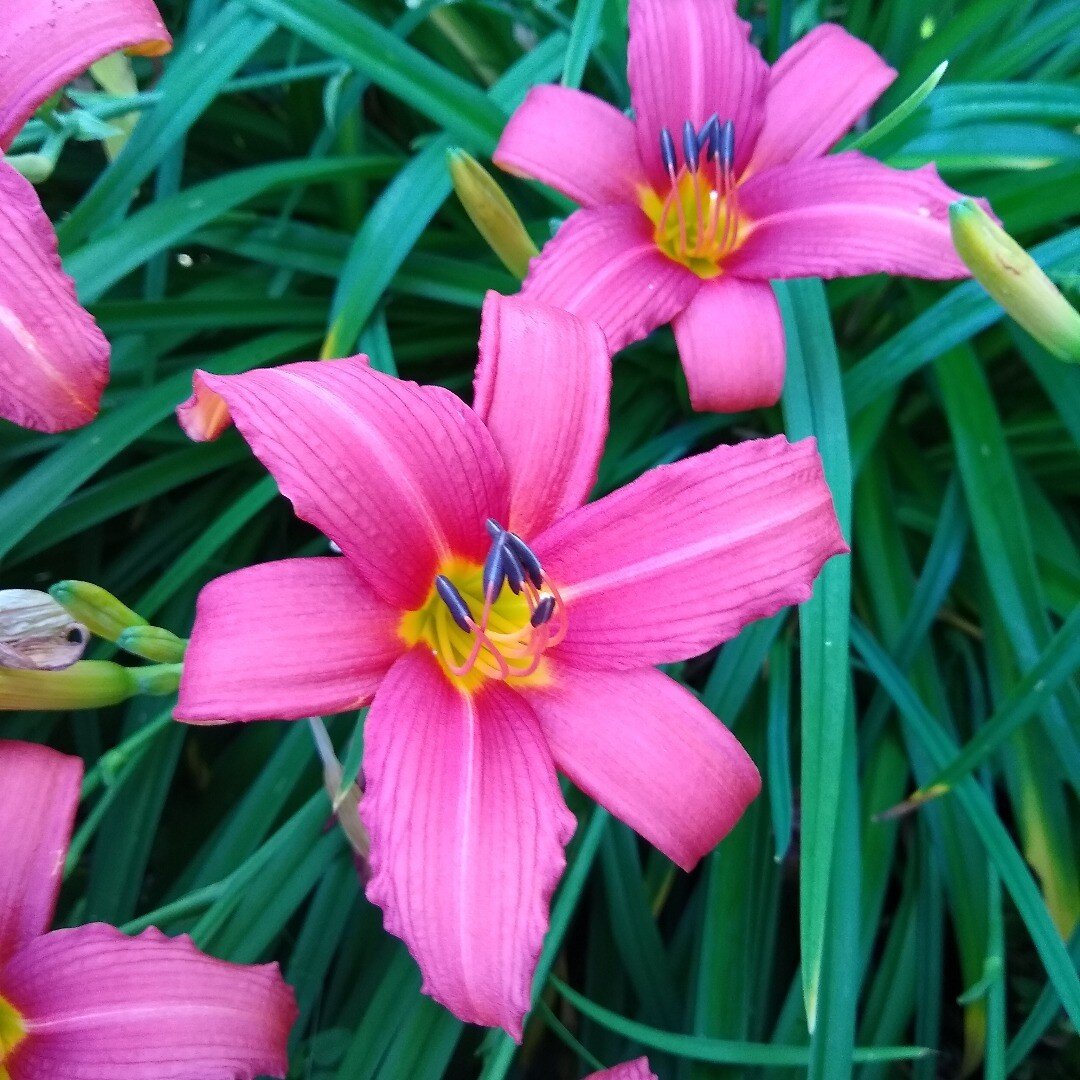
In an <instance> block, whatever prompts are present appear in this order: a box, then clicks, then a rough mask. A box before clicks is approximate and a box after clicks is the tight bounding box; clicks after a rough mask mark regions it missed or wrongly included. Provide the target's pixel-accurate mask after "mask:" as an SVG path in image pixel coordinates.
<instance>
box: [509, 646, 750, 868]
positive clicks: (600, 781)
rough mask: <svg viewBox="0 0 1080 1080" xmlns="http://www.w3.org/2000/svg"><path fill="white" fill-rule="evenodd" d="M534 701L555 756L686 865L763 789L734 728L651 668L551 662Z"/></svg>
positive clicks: (629, 822)
mask: <svg viewBox="0 0 1080 1080" xmlns="http://www.w3.org/2000/svg"><path fill="white" fill-rule="evenodd" d="M552 668H553V671H552V682H551V684H550V686H547V687H540V688H538V689H535V690H533V689H531V688H530V690H529V693H528V698H529V703H530V704H531V705H532V707H533V708H534V709H535V710H536V715H537V716H539V717H540V723H541V725H542V727H543V729H544V734H545V735H546V736H547V740H548V743H549V744H550V746H551V752H552V753H553V754H554V755H555V763H556V765H558V767H559V769H560V770H561V771H562V772H564V773H566V775H567V776H569V777H570V779H571V780H573V781H574V783H575V784H577V786H578V787H579V788H581V789H582V791H584V792H586V794H588V795H590V796H592V798H594V799H595V800H596V801H597V802H598V803H600V804H601V805H603V806H605V807H606V808H607V809H608V810H610V811H611V812H612V813H613V814H614V815H615V816H616V817H617V818H619V819H621V820H622V821H625V822H626V824H627V825H629V826H631V828H633V829H635V830H637V832H639V833H641V835H642V836H644V837H645V839H646V840H648V841H649V843H651V844H653V845H654V846H656V847H658V848H659V849H660V850H661V851H662V852H663V853H664V854H665V855H667V857H668V858H669V859H671V860H672V861H673V862H675V863H677V864H678V865H679V866H681V867H682V868H683V869H684V870H692V869H693V867H694V865H695V864H696V863H697V861H698V859H700V858H701V857H702V856H703V855H705V854H707V853H708V852H710V851H712V849H713V848H714V847H716V845H717V844H718V843H719V842H720V841H721V840H722V839H723V838H724V837H725V836H726V835H727V834H728V833H729V832H730V831H731V829H732V828H733V827H734V825H735V823H736V822H737V821H738V820H739V818H740V817H741V816H742V814H743V811H744V810H745V809H746V808H747V806H749V805H750V803H751V802H752V801H753V800H754V798H755V797H756V796H757V793H758V791H759V790H760V789H761V778H760V777H759V776H758V771H757V769H756V768H755V766H754V763H753V762H752V761H751V760H750V758H749V756H748V755H747V753H746V751H745V750H744V749H743V748H742V747H741V746H740V745H739V742H738V740H737V739H736V738H735V736H734V735H732V734H731V732H730V731H728V729H727V728H726V727H724V725H723V724H722V723H720V721H719V720H717V719H716V717H715V716H713V714H712V713H711V712H709V710H708V709H706V708H705V706H704V705H702V704H701V702H699V701H698V700H697V698H695V697H694V695H693V694H691V693H690V692H689V691H688V690H686V689H684V688H683V687H681V686H680V685H679V684H678V683H677V682H675V681H674V680H673V679H669V678H668V677H667V676H666V675H663V674H661V673H660V672H659V671H656V670H655V669H653V668H645V669H642V670H638V671H586V670H583V669H580V668H576V667H572V666H571V665H569V664H565V663H563V664H560V663H557V662H553V663H552Z"/></svg>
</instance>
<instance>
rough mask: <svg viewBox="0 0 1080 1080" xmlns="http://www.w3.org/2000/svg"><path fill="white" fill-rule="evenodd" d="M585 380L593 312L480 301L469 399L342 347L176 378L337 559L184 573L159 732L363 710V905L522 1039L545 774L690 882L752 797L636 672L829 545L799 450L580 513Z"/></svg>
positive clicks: (479, 1009) (640, 489)
mask: <svg viewBox="0 0 1080 1080" xmlns="http://www.w3.org/2000/svg"><path fill="white" fill-rule="evenodd" d="M609 382H610V360H609V356H608V352H607V348H606V345H605V342H604V339H603V335H602V334H601V332H600V330H599V329H598V328H597V327H596V326H595V325H591V324H586V323H584V322H581V321H579V320H578V319H577V318H575V317H574V316H572V315H569V314H567V313H565V312H562V311H559V310H557V309H553V308H546V307H545V306H544V305H539V304H536V303H534V302H532V301H528V300H525V299H510V300H507V299H504V298H503V297H500V296H496V295H494V294H491V295H490V296H489V297H488V300H487V303H486V304H485V307H484V317H483V331H482V337H481V342H480V363H479V367H478V369H477V373H476V387H475V404H474V407H473V408H472V409H470V408H468V407H466V406H465V405H464V403H463V402H462V401H461V400H460V399H458V398H457V397H455V396H454V395H453V394H451V393H450V392H448V391H446V390H443V389H440V388H437V387H430V386H417V385H416V384H414V383H407V382H402V381H400V380H398V379H394V378H390V377H389V376H386V375H383V374H380V373H379V372H377V371H374V370H372V369H371V368H370V367H369V366H368V365H367V363H366V362H365V361H364V360H363V358H354V359H351V360H337V361H327V362H322V363H301V364H291V365H287V366H285V367H281V368H277V369H274V370H262V371H253V372H250V373H248V374H245V375H235V376H230V377H215V376H209V375H204V374H201V373H200V374H199V375H198V376H197V388H198V392H197V395H196V399H195V401H194V402H193V403H192V404H191V406H189V408H188V411H187V413H186V420H187V421H188V422H190V421H192V420H193V418H197V416H198V413H199V404H200V399H201V402H202V404H204V405H205V404H208V403H210V402H211V401H214V400H216V401H217V402H219V403H220V402H223V403H224V405H225V406H227V408H228V410H229V412H230V413H231V416H232V419H233V420H234V421H235V422H236V424H237V426H238V427H239V429H240V431H241V433H242V434H243V436H244V437H245V438H246V439H247V441H248V442H249V443H250V445H251V447H252V449H253V450H254V451H255V453H256V455H258V457H259V458H260V460H262V462H263V463H264V464H265V465H266V466H267V468H268V469H270V471H271V472H272V473H273V474H274V476H275V477H276V478H277V481H278V483H279V485H280V486H281V490H282V492H283V493H284V494H285V495H286V496H287V497H288V498H289V499H291V500H292V502H293V505H294V506H295V508H296V510H297V513H298V514H299V515H300V516H301V517H302V518H304V519H305V520H307V521H310V522H311V523H312V524H314V525H316V526H317V527H318V528H319V529H321V530H322V531H323V532H324V533H325V534H326V535H327V536H329V537H330V538H331V539H332V540H333V541H335V543H336V544H337V545H338V546H339V547H340V548H341V551H342V552H343V555H344V557H343V558H329V557H328V558H308V559H294V560H289V561H285V562H278V563H269V564H265V565H262V566H255V567H252V568H250V569H247V570H241V571H238V572H237V573H234V574H230V575H228V576H226V577H223V578H220V579H218V580H217V581H215V582H212V583H211V584H210V585H209V586H207V587H206V589H204V591H203V593H202V595H201V597H200V599H199V604H198V610H197V614H196V619H195V628H194V632H193V635H192V640H191V645H190V648H189V650H188V653H187V657H186V660H185V663H184V676H183V681H182V683H181V687H180V701H179V705H178V708H177V711H176V716H177V718H178V719H181V720H185V721H189V722H192V723H222V722H226V721H230V720H254V719H262V718H268V717H282V718H299V717H304V716H308V715H311V714H313V713H327V712H335V711H338V710H343V709H350V708H356V707H358V706H361V705H365V704H367V703H368V702H371V711H370V713H369V714H368V718H367V722H366V726H365V731H364V755H365V756H364V779H365V784H366V791H365V795H364V800H363V804H362V811H361V812H362V815H363V818H364V821H365V823H366V824H367V827H368V830H369V831H370V833H371V841H372V851H371V862H372V870H373V877H372V880H371V883H370V885H369V889H368V893H369V896H370V897H371V899H372V900H373V901H375V902H376V903H377V904H379V905H380V906H381V907H382V908H383V911H384V913H385V919H386V925H387V927H388V929H390V930H391V931H392V932H393V933H395V934H397V935H399V936H400V937H402V938H403V939H404V940H405V941H406V943H407V944H408V946H409V948H410V950H411V951H412V953H413V955H414V956H415V957H416V959H417V960H418V962H419V964H420V967H421V970H422V972H423V974H424V986H425V989H426V991H427V992H428V993H430V994H432V995H433V996H434V997H435V998H437V999H438V1000H439V1001H441V1002H443V1003H444V1004H445V1005H447V1006H448V1007H449V1008H450V1009H452V1010H453V1011H454V1012H455V1013H456V1014H457V1015H458V1016H460V1017H462V1018H463V1019H465V1020H469V1021H473V1022H476V1023H480V1024H489V1025H501V1026H502V1027H504V1028H506V1029H507V1030H508V1031H509V1032H511V1033H512V1034H513V1035H515V1036H517V1037H520V1034H521V1024H522V1018H523V1016H524V1014H525V1013H526V1011H527V1010H528V1008H529V988H530V982H531V978H532V974H533V970H534V968H535V965H536V958H537V955H538V953H539V950H540V946H541V941H542V938H543V934H544V931H545V928H546V926H547V908H548V900H549V897H550V895H551V892H552V890H553V888H554V887H555V883H556V881H557V880H558V878H559V875H560V873H561V872H562V869H563V865H564V862H563V850H562V849H563V845H564V844H565V843H566V842H567V840H568V839H569V837H570V835H571V833H572V831H573V827H574V819H573V817H572V816H571V815H570V813H569V811H568V810H567V808H566V806H565V804H564V802H563V799H562V795H561V793H560V790H559V784H558V781H557V779H556V771H555V770H556V767H558V768H559V769H561V770H562V771H563V772H564V773H566V775H567V776H569V777H570V778H571V779H572V780H573V781H574V782H575V783H576V784H578V786H579V787H581V788H583V789H584V790H585V791H586V792H588V793H589V794H590V795H592V796H593V797H594V798H595V799H596V800H597V801H598V802H600V803H602V804H603V805H604V806H606V807H607V808H608V809H609V810H611V811H612V813H614V814H615V815H617V816H618V817H620V818H622V820H624V821H626V822H627V823H628V824H630V825H631V826H633V827H634V828H635V829H637V830H638V832H640V833H641V834H642V835H643V836H644V837H646V838H647V839H648V840H650V841H651V842H652V843H653V844H655V845H656V846H657V847H658V848H660V849H661V850H662V851H664V852H665V853H666V854H667V855H668V856H670V857H671V858H672V859H673V860H674V861H675V862H676V863H678V864H679V865H680V866H682V867H684V868H686V869H689V868H691V867H692V866H693V865H694V864H695V863H696V862H697V861H698V859H700V858H701V856H702V855H703V854H705V853H706V852H707V851H709V850H710V849H711V848H712V847H713V846H714V845H715V844H716V843H717V842H718V841H719V840H720V839H721V837H723V836H724V835H725V834H726V833H727V831H728V830H729V829H730V828H731V827H732V826H733V825H734V824H735V822H736V821H737V820H738V818H739V816H740V815H741V814H742V812H743V810H744V809H745V807H746V806H747V804H748V803H749V802H750V800H751V799H753V798H754V796H755V795H756V794H757V792H758V789H759V785H760V781H759V777H758V773H757V770H756V769H755V768H754V765H753V762H751V760H750V759H749V757H747V755H746V753H745V752H744V751H743V749H742V748H741V747H740V746H739V744H738V742H736V740H735V739H734V738H733V736H732V735H731V734H730V733H729V732H728V730H727V728H725V727H724V726H723V724H721V723H720V722H719V721H718V720H717V719H716V718H715V717H714V716H713V715H712V714H711V713H710V712H709V711H708V710H707V709H706V708H705V707H704V706H703V705H701V704H700V702H699V701H698V700H697V698H696V697H694V695H693V694H692V693H690V692H689V691H688V690H686V689H684V688H683V687H681V686H680V685H679V684H678V683H676V682H675V681H673V680H672V679H670V678H668V677H667V676H666V675H664V674H662V673H661V672H659V671H657V670H656V668H655V666H654V665H656V664H664V663H672V662H675V661H679V660H683V659H686V658H687V657H691V656H695V655H697V654H699V653H702V652H704V651H705V650H707V649H710V648H712V647H713V646H714V645H716V644H717V643H718V642H720V641H723V640H724V639H725V638H729V637H731V636H733V635H734V634H736V633H738V631H739V630H740V628H741V627H742V626H743V625H745V624H746V623H747V622H749V621H750V620H752V619H757V618H761V617H764V616H766V615H769V614H771V613H773V612H775V611H777V610H778V609H779V608H781V607H783V606H785V605H787V604H792V603H797V602H799V601H802V600H804V599H806V597H807V596H808V595H809V593H810V583H811V582H812V580H813V579H814V577H815V575H816V574H817V573H818V571H819V569H820V568H821V565H822V564H823V563H824V562H825V560H826V559H828V558H829V557H830V556H831V555H834V554H836V553H837V552H841V551H844V550H846V547H845V544H844V540H843V537H842V536H841V534H840V530H839V526H838V524H837V521H836V517H835V514H834V512H833V506H832V499H831V497H830V495H829V490H828V488H827V486H826V484H825V481H824V478H823V476H822V470H821V462H820V459H819V457H818V453H817V449H816V447H815V445H814V443H813V441H812V440H806V441H804V442H801V443H797V444H795V445H792V444H790V443H788V442H787V441H786V440H785V439H783V438H780V437H778V438H774V439H769V440H764V441H757V442H747V443H743V444H741V445H738V446H722V447H719V448H717V449H715V450H712V451H710V452H709V453H705V454H701V455H700V456H698V457H694V458H690V459H688V460H686V461H682V462H679V463H678V464H674V465H666V466H663V467H661V468H658V469H654V470H653V471H651V472H649V473H646V474H645V475H644V476H643V477H641V478H640V479H639V480H637V481H635V482H634V483H632V484H629V485H628V486H627V487H625V488H622V489H621V490H619V491H617V492H615V493H614V494H611V495H608V496H606V497H605V498H603V499H600V500H599V501H598V502H595V503H592V504H590V505H583V503H584V502H585V499H586V498H587V496H588V493H589V491H590V489H591V488H592V486H593V484H594V482H595V479H596V469H597V464H598V462H599V459H600V453H601V449H602V447H603V443H604V437H605V434H606V432H607V421H608V394H609ZM215 395H216V398H215Z"/></svg>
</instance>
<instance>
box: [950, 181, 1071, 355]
mask: <svg viewBox="0 0 1080 1080" xmlns="http://www.w3.org/2000/svg"><path fill="white" fill-rule="evenodd" d="M949 224H950V225H951V227H952V238H953V244H955V246H956V250H957V252H958V253H959V255H960V258H961V259H963V260H964V262H965V263H966V265H967V267H968V269H969V270H970V271H971V273H972V275H973V276H974V277H975V279H976V281H978V282H979V284H980V285H982V287H983V288H984V289H985V290H986V291H987V292H988V293H989V294H990V295H991V296H992V297H993V298H994V299H995V300H996V301H997V302H998V303H999V304H1000V305H1001V306H1002V307H1003V308H1004V309H1005V310H1006V312H1008V314H1009V315H1011V316H1012V317H1013V318H1014V319H1015V320H1016V321H1017V322H1018V323H1019V324H1020V325H1021V326H1022V327H1023V328H1024V329H1025V330H1026V331H1027V332H1028V333H1029V334H1031V336H1032V337H1033V338H1035V340H1036V341H1038V342H1040V343H1041V344H1042V345H1044V346H1045V347H1046V348H1047V349H1049V351H1050V352H1052V353H1053V354H1054V355H1055V356H1056V357H1058V358H1059V359H1061V360H1071V361H1073V362H1074V363H1075V362H1080V313H1078V312H1077V311H1076V309H1075V308H1074V307H1073V306H1072V305H1071V304H1070V303H1069V302H1068V300H1066V299H1065V297H1064V296H1062V294H1061V292H1060V290H1059V289H1058V287H1057V286H1056V285H1055V284H1054V283H1053V282H1052V281H1051V280H1050V279H1049V278H1048V277H1047V276H1046V274H1045V273H1044V272H1043V271H1042V270H1041V269H1040V267H1039V265H1038V263H1036V262H1035V260H1034V259H1033V258H1032V257H1031V256H1030V255H1029V254H1028V253H1027V252H1026V251H1025V250H1024V249H1023V248H1022V247H1021V246H1020V245H1019V244H1018V243H1017V242H1016V241H1015V240H1014V239H1013V238H1012V237H1011V236H1010V235H1009V234H1008V233H1007V232H1006V231H1005V230H1004V229H1003V228H1001V226H1000V225H998V224H996V223H995V222H994V221H993V219H992V218H991V217H990V216H989V215H988V214H987V213H986V212H985V211H984V210H983V209H982V208H981V207H980V206H979V205H978V203H976V202H975V201H974V200H973V199H959V200H957V201H956V202H954V203H953V204H952V205H951V206H950V207H949Z"/></svg>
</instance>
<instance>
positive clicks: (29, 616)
mask: <svg viewBox="0 0 1080 1080" xmlns="http://www.w3.org/2000/svg"><path fill="white" fill-rule="evenodd" d="M89 641H90V631H89V630H88V629H87V628H86V627H85V626H83V625H82V624H80V623H77V622H76V621H75V620H74V619H73V618H72V617H71V616H70V615H69V614H68V612H67V611H65V610H64V608H62V607H61V606H60V605H59V604H58V603H57V602H56V601H55V600H54V599H53V598H52V597H51V596H50V595H49V594H48V593H44V592H38V591H37V590H36V589H3V590H0V668H18V669H20V670H24V671H59V670H60V669H62V668H66V667H71V665H72V664H74V663H75V662H76V661H77V660H79V659H81V657H82V654H83V653H84V652H85V651H86V646H87V644H88V643H89Z"/></svg>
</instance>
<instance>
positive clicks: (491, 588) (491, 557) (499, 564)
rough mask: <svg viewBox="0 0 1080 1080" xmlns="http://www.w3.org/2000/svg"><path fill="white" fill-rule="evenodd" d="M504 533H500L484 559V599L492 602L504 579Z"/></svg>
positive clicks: (497, 594)
mask: <svg viewBox="0 0 1080 1080" xmlns="http://www.w3.org/2000/svg"><path fill="white" fill-rule="evenodd" d="M506 537H507V534H506V533H500V535H499V536H498V538H497V539H496V540H495V543H494V544H492V545H491V550H490V551H489V552H488V556H487V558H486V559H485V560H484V599H485V600H486V601H487V602H488V603H489V604H493V603H495V601H496V600H497V599H498V597H499V593H501V592H502V587H503V582H504V581H506V543H507V541H506Z"/></svg>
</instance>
